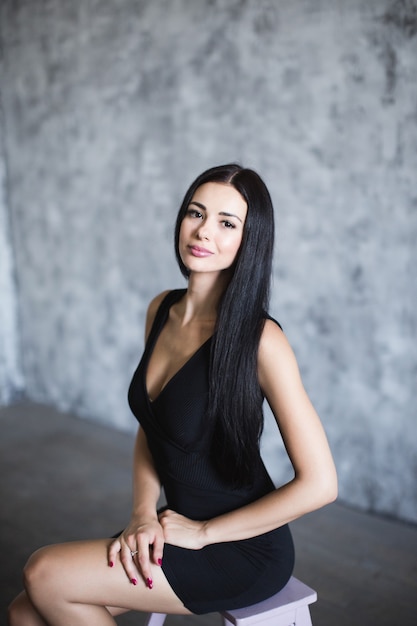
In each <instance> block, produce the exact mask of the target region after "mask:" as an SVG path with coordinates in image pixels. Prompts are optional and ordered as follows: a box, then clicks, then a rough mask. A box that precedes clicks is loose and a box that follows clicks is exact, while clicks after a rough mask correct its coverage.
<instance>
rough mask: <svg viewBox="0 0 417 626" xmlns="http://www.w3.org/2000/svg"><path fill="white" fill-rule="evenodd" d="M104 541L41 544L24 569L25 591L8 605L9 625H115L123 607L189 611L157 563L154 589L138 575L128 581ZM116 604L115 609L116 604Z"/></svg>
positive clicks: (147, 610)
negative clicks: (111, 560)
mask: <svg viewBox="0 0 417 626" xmlns="http://www.w3.org/2000/svg"><path fill="white" fill-rule="evenodd" d="M108 543H109V540H107V539H105V540H97V541H84V542H74V543H68V544H59V545H56V546H49V547H47V548H42V549H41V550H38V551H37V552H35V554H34V555H32V557H31V558H30V559H29V561H28V564H27V565H26V568H25V588H26V595H25V594H21V595H20V596H18V598H17V599H16V600H15V601H14V603H13V604H12V605H11V609H10V621H9V623H10V625H11V626H46V624H50V625H53V626H67V625H68V624H71V625H74V626H76V625H79V626H83V625H87V624H88V625H89V626H90V625H91V624H95V625H97V626H99V625H101V624H102V625H103V626H105V625H107V624H108V625H110V624H112V625H114V624H115V622H114V619H113V617H112V616H113V615H116V614H120V613H123V612H125V611H126V610H138V611H146V612H160V613H180V614H184V615H185V614H188V613H189V611H188V610H187V609H186V608H185V607H184V605H183V604H182V602H181V601H180V600H179V599H178V598H177V596H176V595H175V594H174V592H173V590H172V589H171V587H170V585H169V584H168V582H167V580H166V578H165V576H164V574H163V571H162V569H161V568H160V567H158V566H154V567H153V570H152V578H153V582H154V586H153V589H148V587H147V586H146V585H145V582H144V581H143V580H142V578H141V577H140V575H139V573H138V576H137V580H138V584H137V585H136V586H135V585H132V583H131V582H130V580H129V579H128V577H127V576H126V573H125V571H124V569H123V567H122V565H121V563H120V561H119V560H117V562H116V563H115V565H114V567H112V568H110V567H109V566H108V565H107V546H108ZM116 607H119V608H116Z"/></svg>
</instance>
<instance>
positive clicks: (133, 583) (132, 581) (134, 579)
mask: <svg viewBox="0 0 417 626" xmlns="http://www.w3.org/2000/svg"><path fill="white" fill-rule="evenodd" d="M130 582H131V583H132V585H137V584H138V581H137V580H136V578H132V580H131V581H130Z"/></svg>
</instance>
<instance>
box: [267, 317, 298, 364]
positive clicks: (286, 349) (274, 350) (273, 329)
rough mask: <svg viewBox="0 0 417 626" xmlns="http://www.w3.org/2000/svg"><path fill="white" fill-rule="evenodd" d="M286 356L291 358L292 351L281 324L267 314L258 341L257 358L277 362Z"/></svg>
mask: <svg viewBox="0 0 417 626" xmlns="http://www.w3.org/2000/svg"><path fill="white" fill-rule="evenodd" d="M288 358H293V351H292V348H291V346H290V344H289V342H288V339H287V337H286V336H285V333H284V331H283V329H282V327H281V324H280V323H279V322H277V320H276V319H274V318H273V317H271V316H270V315H267V316H266V319H265V323H264V327H263V330H262V334H261V338H260V342H259V360H260V361H261V362H262V361H263V362H267V363H270V362H271V361H274V362H275V363H277V361H281V362H282V361H283V360H286V359H288Z"/></svg>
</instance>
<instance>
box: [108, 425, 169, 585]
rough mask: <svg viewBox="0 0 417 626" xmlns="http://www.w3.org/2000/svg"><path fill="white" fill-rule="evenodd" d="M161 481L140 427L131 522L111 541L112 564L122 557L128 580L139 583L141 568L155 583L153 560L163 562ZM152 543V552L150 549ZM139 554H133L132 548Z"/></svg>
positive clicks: (157, 562)
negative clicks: (159, 519)
mask: <svg viewBox="0 0 417 626" xmlns="http://www.w3.org/2000/svg"><path fill="white" fill-rule="evenodd" d="M160 493H161V484H160V482H159V478H158V475H157V473H156V471H155V467H154V464H153V460H152V457H151V454H150V452H149V448H148V444H147V441H146V435H145V433H144V431H143V429H142V428H139V430H138V434H137V436H136V442H135V448H134V458H133V505H132V515H131V518H130V522H129V524H128V525H127V526H126V528H125V530H124V531H123V532H122V534H121V535H120V537H118V538H117V539H116V540H115V541H113V542H112V543H111V544H110V547H109V553H108V562H109V565H110V566H112V564H113V563H114V562H115V560H116V555H117V553H120V560H121V562H122V565H123V567H124V569H125V571H126V574H127V576H128V577H129V580H130V581H131V582H132V583H133V584H136V582H134V581H136V579H137V574H138V571H139V572H140V573H141V574H142V576H143V578H144V580H145V581H146V582H147V583H148V586H152V582H151V581H152V575H151V568H150V562H151V558H152V562H153V563H155V564H157V565H161V563H162V555H163V548H164V535H163V530H162V527H161V525H160V523H159V521H158V515H157V503H158V499H159V496H160ZM150 546H152V553H150V550H149V548H150ZM136 550H137V554H136V555H135V556H134V557H133V558H132V555H131V551H133V552H135V551H136Z"/></svg>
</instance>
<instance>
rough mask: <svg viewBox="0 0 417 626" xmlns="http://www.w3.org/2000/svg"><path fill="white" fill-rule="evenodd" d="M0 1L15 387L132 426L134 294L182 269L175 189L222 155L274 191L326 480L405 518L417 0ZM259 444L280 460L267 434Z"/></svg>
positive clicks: (281, 260) (350, 497)
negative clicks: (17, 332)
mask: <svg viewBox="0 0 417 626" xmlns="http://www.w3.org/2000/svg"><path fill="white" fill-rule="evenodd" d="M0 12H1V13H0V16H1V18H2V42H3V49H4V71H3V79H4V96H3V97H4V109H5V125H6V129H7V133H6V145H7V155H8V171H9V187H10V189H11V194H10V203H11V212H12V227H13V236H14V242H15V255H16V267H17V275H18V284H19V298H20V307H21V311H20V318H21V342H22V346H23V350H22V358H23V367H24V374H25V378H26V390H27V394H28V395H29V397H30V398H32V399H35V400H40V401H43V402H49V403H53V404H55V405H57V406H58V407H60V408H61V409H71V410H74V411H76V412H77V413H79V414H80V415H88V416H92V417H94V418H97V419H99V420H103V421H106V422H109V423H113V424H115V425H117V426H119V427H124V428H129V427H131V426H133V420H132V418H131V417H130V414H129V411H128V408H127V405H126V399H125V396H126V388H127V385H128V382H129V378H130V375H131V372H132V369H133V368H134V366H135V364H136V361H137V358H138V356H139V354H140V352H141V348H142V333H143V321H144V313H145V309H146V306H147V302H148V301H149V299H150V298H151V297H152V296H153V295H154V294H155V293H156V292H158V291H160V290H162V289H164V288H167V287H170V286H173V287H174V286H180V285H181V284H182V281H181V278H180V276H179V273H178V271H177V269H176V267H175V263H174V255H173V250H172V226H173V221H174V217H175V213H176V210H177V206H178V203H179V200H180V197H181V194H182V193H183V191H184V190H185V187H186V186H187V185H188V183H189V182H190V180H191V179H192V178H193V177H194V176H195V175H196V174H197V173H199V172H200V171H201V170H202V169H203V168H205V167H207V166H211V165H213V164H216V163H219V162H222V161H227V160H241V161H242V162H243V163H244V164H246V165H249V166H252V167H255V168H256V169H258V170H259V172H260V173H261V174H262V175H263V177H264V178H265V180H266V182H267V183H268V185H269V187H270V189H271V193H272V196H273V199H274V203H275V206H276V213H277V224H278V245H277V258H276V264H275V276H274V294H273V306H272V312H273V313H274V314H275V315H276V317H278V318H279V319H280V321H281V322H282V324H283V325H284V327H285V329H286V332H287V334H288V336H289V338H290V340H291V342H292V344H293V345H294V348H295V350H296V353H297V356H298V359H299V362H300V366H301V368H302V372H303V376H304V380H305V383H306V386H307V388H308V391H309V393H310V395H311V397H312V399H313V401H314V403H315V405H316V406H317V408H318V410H319V412H320V414H321V415H322V418H323V421H324V423H325V426H326V429H327V431H328V433H329V437H330V440H331V444H332V448H333V450H334V454H335V457H336V462H337V465H338V470H339V477H340V494H341V498H342V499H343V500H345V501H347V502H350V503H351V504H354V505H358V506H360V507H364V508H368V509H371V510H375V511H379V512H383V513H388V514H391V515H394V516H399V517H402V518H405V519H410V520H414V521H417V493H416V489H415V484H416V477H417V461H416V449H417V429H416V409H415V391H416V372H417V356H416V351H415V340H416V321H417V320H416V312H415V302H416V287H415V278H414V271H415V267H416V261H417V258H416V257H417V253H416V245H415V241H416V235H417V232H416V231H417V220H416V207H417V192H416V184H415V176H416V175H415V172H416V169H417V126H416V114H417V111H416V102H417V80H416V78H417V76H416V69H417V35H416V32H417V10H416V3H415V2H410V1H406V0H403V1H401V0H396V1H392V0H367V1H366V2H365V1H360V0H349V2H346V0H336V1H335V0H321V1H319V2H311V1H307V0H293V1H292V2H290V3H289V2H288V3H284V2H282V3H279V2H274V1H272V0H247V1H237V0H218V1H215V0H212V1H209V0H206V1H203V0H175V1H172V0H160V1H158V2H155V1H154V2H151V1H150V0H142V1H139V0H137V1H134V0H130V1H127V0H124V1H122V0H120V1H119V2H117V1H115V0H111V1H110V0H72V1H71V2H70V3H69V2H65V1H64V0H56V1H55V2H52V1H45V0H42V1H41V0H26V1H25V0H21V2H19V3H14V2H12V1H8V2H7V1H6V2H3V3H2V5H1V8H0ZM269 430H270V425H269V426H268V432H269ZM275 441H276V439H275ZM266 454H267V457H268V460H269V461H271V462H272V464H273V465H274V466H275V469H274V475H275V476H276V477H277V478H278V479H279V478H281V477H282V476H283V475H284V474H285V472H286V464H285V461H284V457H285V455H284V452H283V450H282V449H281V448H280V447H278V446H277V445H276V444H275V443H274V444H273V443H272V439H271V438H269V437H268V442H267V445H266ZM276 458H278V462H277V463H275V459H276Z"/></svg>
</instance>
